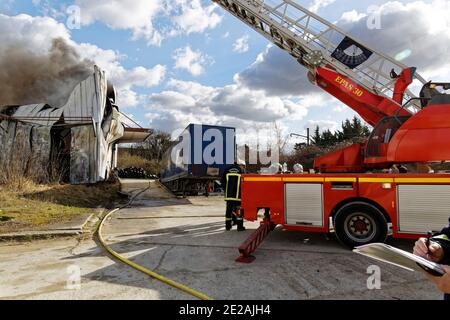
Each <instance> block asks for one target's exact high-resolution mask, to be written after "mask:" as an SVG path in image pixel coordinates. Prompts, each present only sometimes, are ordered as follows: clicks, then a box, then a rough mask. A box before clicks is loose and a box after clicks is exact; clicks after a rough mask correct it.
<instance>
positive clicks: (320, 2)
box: [309, 0, 336, 13]
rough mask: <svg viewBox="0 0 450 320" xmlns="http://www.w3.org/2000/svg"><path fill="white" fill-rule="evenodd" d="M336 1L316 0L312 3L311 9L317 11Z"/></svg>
mask: <svg viewBox="0 0 450 320" xmlns="http://www.w3.org/2000/svg"><path fill="white" fill-rule="evenodd" d="M334 2H336V0H314V2H313V3H312V4H311V5H310V7H309V10H310V11H312V12H314V13H317V12H318V11H319V10H320V9H322V8H325V7H328V6H329V5H331V4H333V3H334Z"/></svg>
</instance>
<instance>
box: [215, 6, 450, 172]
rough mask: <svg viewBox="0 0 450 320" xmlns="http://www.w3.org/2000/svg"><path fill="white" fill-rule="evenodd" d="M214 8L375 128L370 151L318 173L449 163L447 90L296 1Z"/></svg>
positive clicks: (353, 149)
mask: <svg viewBox="0 0 450 320" xmlns="http://www.w3.org/2000/svg"><path fill="white" fill-rule="evenodd" d="M213 1H214V2H215V3H217V4H219V5H220V6H221V7H222V8H224V9H225V10H226V11H228V12H229V13H231V14H232V15H234V16H235V17H237V18H238V19H239V20H241V21H243V22H244V23H246V24H247V25H249V26H250V27H251V28H253V29H254V30H255V31H257V32H258V33H260V34H262V35H263V36H264V37H266V38H267V39H269V41H271V42H272V43H274V44H276V45H277V46H278V47H280V48H281V49H283V50H285V51H286V52H288V53H289V54H290V55H292V56H293V57H294V58H296V59H297V60H298V62H299V63H300V64H302V65H303V66H305V67H306V68H307V69H308V70H309V72H308V78H309V80H310V81H311V82H312V83H313V84H315V85H317V86H319V87H320V88H322V89H323V90H325V91H326V92H328V93H330V94H331V95H333V96H334V97H336V98H337V99H339V100H340V101H342V102H343V103H345V104H346V105H348V106H349V107H351V108H352V109H353V110H355V111H356V112H357V113H358V114H359V115H360V116H361V117H362V118H363V119H364V120H365V121H366V122H367V123H368V124H370V125H371V126H373V127H374V131H373V133H372V135H371V137H370V138H369V139H368V141H367V142H366V143H363V144H360V145H353V146H350V147H348V148H345V149H343V150H339V151H337V152H334V153H331V154H328V155H325V156H323V157H320V158H318V159H316V163H315V166H316V167H317V168H319V169H320V171H322V172H365V171H366V170H368V169H370V168H383V167H389V166H390V165H392V164H395V163H402V162H405V163H406V162H430V161H446V160H450V148H448V147H446V146H447V144H448V143H447V141H446V140H447V139H446V138H445V136H447V135H449V134H450V117H449V115H450V108H448V104H449V103H450V99H449V98H448V96H447V95H445V94H444V93H443V91H444V90H448V89H449V88H450V86H449V85H448V84H437V83H431V82H427V81H426V80H425V79H424V78H422V77H421V76H420V75H419V74H418V73H417V72H416V68H411V67H408V66H406V65H404V64H403V63H401V62H400V61H397V60H395V59H393V58H391V57H389V56H387V55H385V54H383V53H380V52H378V51H376V50H374V49H372V48H370V47H369V46H368V45H365V44H364V43H362V42H361V41H358V40H355V39H354V38H353V37H352V36H350V35H349V34H347V33H346V32H345V31H343V30H341V29H340V28H339V27H337V26H336V25H333V24H331V23H329V22H327V21H326V20H324V19H322V18H321V17H319V16H318V15H316V14H314V13H312V12H310V11H309V10H307V9H305V8H303V7H302V6H300V5H299V4H298V3H297V2H295V1H293V0H213ZM410 87H413V88H414V87H415V88H416V89H417V91H419V92H420V93H414V92H413V91H412V90H410ZM421 89H422V90H421ZM438 89H439V90H438ZM433 100H434V102H435V103H432V101H433ZM432 104H434V105H435V106H433V108H425V107H428V106H429V105H432ZM431 109H433V110H431ZM412 141H414V143H412ZM420 148H423V149H422V150H421V152H420V153H417V152H416V150H417V149H420Z"/></svg>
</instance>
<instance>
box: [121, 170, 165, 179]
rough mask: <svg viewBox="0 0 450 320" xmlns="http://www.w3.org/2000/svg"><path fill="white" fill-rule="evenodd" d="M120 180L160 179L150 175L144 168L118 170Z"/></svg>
mask: <svg viewBox="0 0 450 320" xmlns="http://www.w3.org/2000/svg"><path fill="white" fill-rule="evenodd" d="M118 175H119V178H122V179H158V177H157V176H156V175H154V174H149V173H148V172H147V171H145V170H144V169H143V168H135V167H131V168H125V169H120V170H118Z"/></svg>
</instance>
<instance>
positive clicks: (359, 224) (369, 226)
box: [344, 212, 377, 243]
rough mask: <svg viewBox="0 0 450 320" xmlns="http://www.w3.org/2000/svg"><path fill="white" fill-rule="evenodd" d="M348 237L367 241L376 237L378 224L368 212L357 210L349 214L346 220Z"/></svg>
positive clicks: (357, 240) (361, 241) (345, 228)
mask: <svg viewBox="0 0 450 320" xmlns="http://www.w3.org/2000/svg"><path fill="white" fill-rule="evenodd" d="M344 231H345V234H346V235H347V237H349V238H350V239H351V240H352V241H354V242H357V243H367V242H370V241H371V240H373V239H374V238H375V235H376V233H377V224H376V222H375V220H374V219H373V218H372V217H371V216H370V215H369V214H367V213H364V212H355V213H352V214H350V215H348V216H347V218H346V219H345V222H344Z"/></svg>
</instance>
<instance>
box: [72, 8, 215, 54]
mask: <svg viewBox="0 0 450 320" xmlns="http://www.w3.org/2000/svg"><path fill="white" fill-rule="evenodd" d="M75 4H76V5H77V6H79V7H80V9H81V23H82V25H91V24H93V23H95V22H101V23H103V24H105V25H106V26H108V27H109V28H111V29H113V30H130V31H131V32H132V39H133V40H137V39H145V40H146V41H147V43H148V44H149V45H156V46H160V45H161V43H162V41H163V40H164V38H166V37H173V36H178V35H183V34H191V33H202V32H204V31H206V30H208V29H214V28H216V27H217V26H218V25H219V24H220V23H221V21H222V16H221V15H219V14H217V13H216V9H217V6H216V5H215V4H210V5H206V6H205V5H202V3H201V1H200V0H97V1H91V0H76V1H75ZM158 19H168V21H169V25H167V23H166V24H165V26H164V27H161V28H160V27H157V26H158V23H157V22H158Z"/></svg>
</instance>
